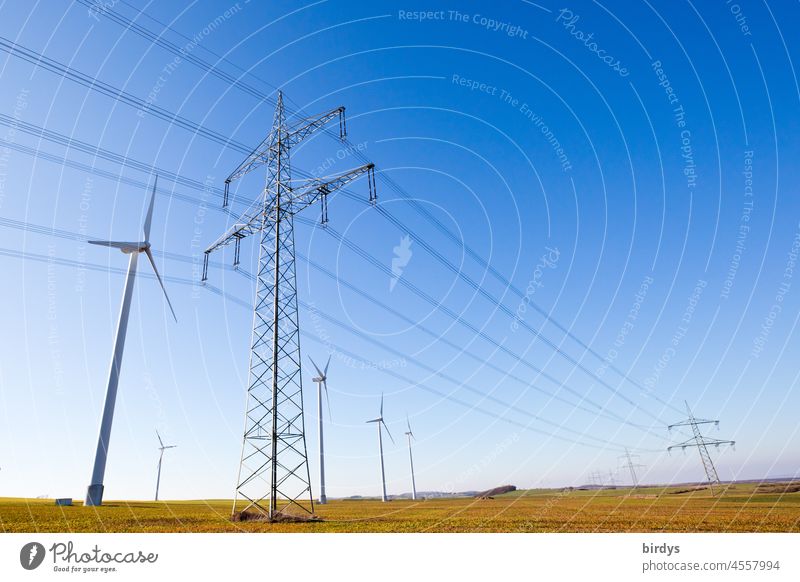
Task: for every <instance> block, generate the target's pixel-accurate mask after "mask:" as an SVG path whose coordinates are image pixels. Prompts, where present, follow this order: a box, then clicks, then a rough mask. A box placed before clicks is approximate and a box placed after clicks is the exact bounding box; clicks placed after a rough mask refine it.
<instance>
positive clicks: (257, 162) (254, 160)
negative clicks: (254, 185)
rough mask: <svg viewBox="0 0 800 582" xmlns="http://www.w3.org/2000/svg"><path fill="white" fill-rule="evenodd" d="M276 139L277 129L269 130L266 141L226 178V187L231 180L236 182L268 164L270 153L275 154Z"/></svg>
mask: <svg viewBox="0 0 800 582" xmlns="http://www.w3.org/2000/svg"><path fill="white" fill-rule="evenodd" d="M275 141H276V140H275V131H274V130H273V131H270V132H269V135H267V137H266V138H265V139H264V141H262V142H261V143H260V144H258V145H257V146H256V148H255V149H254V150H253V151H252V152H250V154H249V155H248V156H247V157H246V158H245V159H244V161H242V163H241V164H239V165H238V166H237V167H236V169H235V170H234V171H233V172H231V173H230V175H229V176H228V177H227V178H226V179H225V184H226V187H227V185H228V184H230V183H231V182H235V181H236V180H238V179H239V178H241V177H243V176H245V175H246V174H249V173H250V172H252V171H253V170H257V169H258V168H259V167H261V166H263V165H264V164H266V163H267V162H268V161H269V158H270V155H274V154H273V150H274V148H273V145H274V143H275Z"/></svg>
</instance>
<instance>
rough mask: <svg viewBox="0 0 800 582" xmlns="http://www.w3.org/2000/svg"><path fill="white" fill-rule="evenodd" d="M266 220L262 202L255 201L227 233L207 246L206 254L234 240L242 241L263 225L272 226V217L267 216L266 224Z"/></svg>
mask: <svg viewBox="0 0 800 582" xmlns="http://www.w3.org/2000/svg"><path fill="white" fill-rule="evenodd" d="M264 220H265V219H264V211H263V207H262V206H261V202H260V201H259V202H258V203H253V204H252V205H251V206H250V208H248V209H247V210H246V211H245V212H244V213H243V214H242V215H241V216H240V217H239V218H238V220H237V221H236V222H235V223H234V224H233V225H232V226H231V227H230V228H229V229H228V230H227V231H226V232H225V234H223V235H222V236H221V237H219V238H218V239H217V240H216V241H214V242H213V243H212V244H211V245H209V246H208V248H206V250H205V253H206V255H208V254H210V253H212V252H214V251H215V250H217V249H219V248H221V247H224V246H227V245H229V244H231V243H233V242H236V241H241V240H242V239H243V238H246V237H248V236H250V235H251V234H254V233H256V232H259V231H260V230H261V229H262V228H263V227H266V228H271V225H272V222H273V221H272V219H271V218H270V217H269V216H267V217H266V224H264Z"/></svg>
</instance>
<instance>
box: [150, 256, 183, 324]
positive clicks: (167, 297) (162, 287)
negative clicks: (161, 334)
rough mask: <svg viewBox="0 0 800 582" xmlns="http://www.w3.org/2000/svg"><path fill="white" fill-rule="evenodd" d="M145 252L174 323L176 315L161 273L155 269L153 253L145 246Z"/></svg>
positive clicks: (176, 319)
mask: <svg viewBox="0 0 800 582" xmlns="http://www.w3.org/2000/svg"><path fill="white" fill-rule="evenodd" d="M144 252H145V253H147V258H148V259H150V264H151V265H152V267H153V272H154V273H155V274H156V279H158V283H159V285H161V290H162V291H164V297H166V299H167V305H169V310H170V311H171V312H172V317H174V318H175V323H178V316H177V315H175V310H174V309H172V302H171V301H170V300H169V295H167V289H166V287H164V282H163V281H162V280H161V275H159V274H158V269H156V262H155V260H154V259H153V253H152V252H151V251H150V247H147V248H146V249H145V250H144Z"/></svg>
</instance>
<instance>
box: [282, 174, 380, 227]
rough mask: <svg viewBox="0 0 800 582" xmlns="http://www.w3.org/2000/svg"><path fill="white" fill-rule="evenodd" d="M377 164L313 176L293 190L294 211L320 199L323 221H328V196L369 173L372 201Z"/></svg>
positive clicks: (296, 211) (371, 198) (298, 210)
mask: <svg viewBox="0 0 800 582" xmlns="http://www.w3.org/2000/svg"><path fill="white" fill-rule="evenodd" d="M374 171H375V164H364V165H363V166H359V167H358V168H353V169H352V170H348V171H347V172H343V173H342V174H339V175H337V176H326V177H325V178H313V179H311V180H307V181H306V182H305V183H304V184H303V185H301V186H300V187H298V188H297V189H295V190H294V191H293V192H292V208H293V209H294V213H295V214H296V213H298V212H300V211H301V210H303V209H304V208H306V207H307V206H311V205H312V204H314V203H315V202H317V201H318V200H319V201H321V202H322V204H323V213H322V222H323V224H324V223H325V222H327V210H326V204H327V196H328V195H329V194H332V193H333V192H335V191H336V190H340V189H341V188H344V187H345V186H346V185H347V184H349V183H350V182H352V181H353V180H355V179H357V178H359V177H361V176H363V175H364V174H368V175H369V177H370V201H372V200H373V198H374V192H373V190H372V188H373V184H374V178H373V174H374Z"/></svg>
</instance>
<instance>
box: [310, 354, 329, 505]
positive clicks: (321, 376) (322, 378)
mask: <svg viewBox="0 0 800 582" xmlns="http://www.w3.org/2000/svg"><path fill="white" fill-rule="evenodd" d="M308 359H309V360H311V356H309V357H308ZM311 363H312V364H314V368H315V369H316V370H317V374H318V376H317V377H316V378H312V380H311V381H312V382H316V383H317V423H318V425H319V431H318V433H319V504H320V505H325V504H326V503H327V502H328V498H327V497H325V448H324V446H323V442H322V387H323V386H324V387H325V398H326V399H327V400H328V418H330V417H331V399H330V396H329V395H328V366H329V365H330V363H331V357H330V356H328V362H327V363H326V364H325V370H324V371H321V370H320V369H319V366H317V364H316V362H314V360H311Z"/></svg>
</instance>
